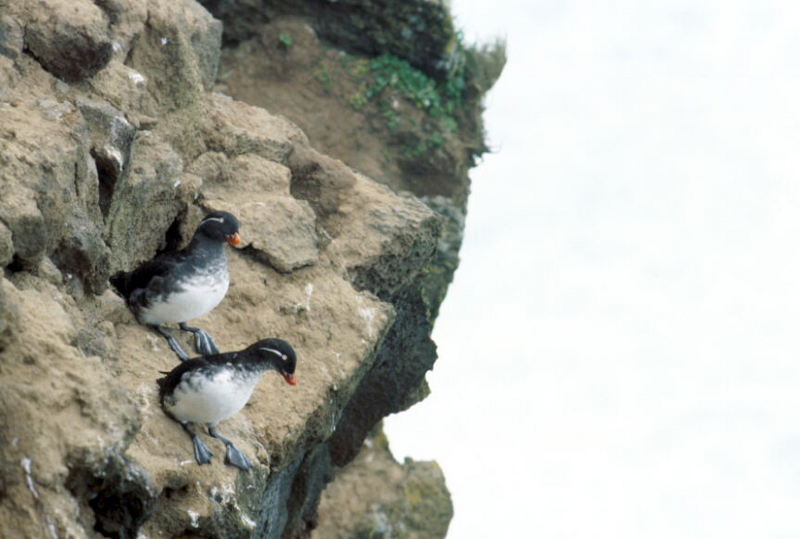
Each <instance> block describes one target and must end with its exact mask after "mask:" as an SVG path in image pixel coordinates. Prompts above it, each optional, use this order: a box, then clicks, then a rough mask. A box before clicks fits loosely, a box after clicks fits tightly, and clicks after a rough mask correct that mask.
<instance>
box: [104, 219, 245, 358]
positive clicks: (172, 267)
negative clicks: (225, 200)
mask: <svg viewBox="0 0 800 539" xmlns="http://www.w3.org/2000/svg"><path fill="white" fill-rule="evenodd" d="M225 241H227V242H228V243H230V244H231V245H234V246H236V245H239V244H240V243H241V242H242V239H241V237H240V236H239V220H238V219H236V217H234V216H233V215H231V214H230V213H228V212H224V211H215V212H213V213H210V214H208V215H207V216H206V217H205V218H204V219H203V220H202V221H200V224H199V225H198V226H197V230H196V231H195V233H194V236H193V237H192V241H191V242H190V243H189V245H188V246H187V247H186V248H185V249H183V250H181V251H173V252H167V253H163V254H161V255H159V256H157V257H156V258H154V259H153V260H151V261H149V262H145V263H144V264H142V265H141V266H139V267H138V268H136V269H135V270H133V271H130V272H124V271H121V272H119V273H117V274H116V275H114V276H113V277H111V284H112V285H114V288H116V289H117V291H118V292H119V293H120V295H122V297H124V298H125V300H126V301H127V303H128V307H129V308H130V309H131V311H132V312H133V314H134V315H135V316H136V319H137V320H138V321H139V322H140V323H141V324H145V325H148V326H152V327H153V328H154V329H155V330H156V331H158V332H159V333H160V334H161V335H163V336H164V337H166V339H167V341H168V342H169V345H170V347H172V349H173V350H174V351H175V353H176V354H178V357H180V358H181V359H182V360H186V359H189V356H188V355H187V354H186V352H184V351H183V349H182V348H181V346H180V344H178V341H176V340H175V338H174V337H173V336H172V335H170V334H169V332H167V330H165V329H164V328H163V327H161V324H174V323H179V324H180V328H181V329H182V330H184V331H190V332H192V333H194V336H195V347H196V348H197V351H198V352H200V353H201V354H204V355H206V354H218V353H219V349H218V348H217V343H216V342H214V339H213V338H212V337H211V335H209V334H208V333H207V332H205V331H203V330H202V329H200V328H197V327H194V326H188V325H186V322H187V321H188V320H191V319H193V318H198V317H200V316H203V315H204V314H206V313H208V312H209V311H211V310H212V309H213V308H214V307H216V306H217V305H218V304H219V302H220V301H222V298H224V297H225V293H226V292H227V291H228V285H229V283H230V281H229V277H228V257H227V256H226V255H225V246H224V244H223V242H225Z"/></svg>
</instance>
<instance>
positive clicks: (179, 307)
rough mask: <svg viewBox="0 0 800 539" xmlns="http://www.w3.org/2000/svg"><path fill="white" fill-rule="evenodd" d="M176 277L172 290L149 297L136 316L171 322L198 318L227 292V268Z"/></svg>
mask: <svg viewBox="0 0 800 539" xmlns="http://www.w3.org/2000/svg"><path fill="white" fill-rule="evenodd" d="M215 269H216V271H207V272H195V273H193V274H191V275H188V276H186V277H184V278H181V279H176V281H175V284H174V286H173V287H172V288H173V289H172V290H169V291H167V292H166V293H164V294H162V295H161V296H160V297H157V298H153V299H152V300H151V302H150V305H148V307H147V308H145V309H143V310H142V312H141V313H140V316H139V318H140V319H141V320H142V321H143V322H144V323H146V324H174V323H178V322H186V321H189V320H192V319H193V318H198V317H200V316H203V315H204V314H206V313H208V312H210V311H211V310H212V309H214V307H216V306H217V305H219V303H220V302H221V301H222V299H223V298H224V297H225V294H226V293H227V292H228V286H229V285H230V280H229V277H228V271H227V268H215Z"/></svg>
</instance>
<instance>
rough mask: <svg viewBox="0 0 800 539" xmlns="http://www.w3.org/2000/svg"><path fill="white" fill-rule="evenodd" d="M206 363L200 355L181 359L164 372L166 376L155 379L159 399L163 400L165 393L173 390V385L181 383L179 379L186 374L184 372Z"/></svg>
mask: <svg viewBox="0 0 800 539" xmlns="http://www.w3.org/2000/svg"><path fill="white" fill-rule="evenodd" d="M208 365H209V363H208V361H206V360H205V359H204V358H202V357H196V358H194V359H187V360H186V361H181V362H180V364H178V365H177V366H176V367H175V368H174V369H172V370H171V371H169V372H168V373H166V374H167V375H166V376H164V377H163V378H159V379H158V380H156V383H157V384H158V388H159V391H158V396H159V400H162V401H163V399H164V396H165V395H169V394H171V393H172V392H173V391H174V390H175V387H177V385H178V384H180V383H181V380H183V375H184V374H186V372H188V371H190V370H193V369H196V368H198V367H205V366H208Z"/></svg>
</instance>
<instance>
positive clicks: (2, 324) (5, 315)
mask: <svg viewBox="0 0 800 539" xmlns="http://www.w3.org/2000/svg"><path fill="white" fill-rule="evenodd" d="M13 286H14V285H13V284H11V283H10V282H9V281H8V280H7V279H5V278H3V277H0V352H1V351H3V350H4V349H5V348H6V347H7V346H8V344H9V343H10V342H11V341H12V339H13V338H14V333H16V332H17V330H18V327H19V308H18V307H17V305H16V304H14V302H13V301H10V300H9V299H8V298H7V297H6V296H7V294H6V292H5V289H6V287H13Z"/></svg>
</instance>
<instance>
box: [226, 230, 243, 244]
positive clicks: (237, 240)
mask: <svg viewBox="0 0 800 539" xmlns="http://www.w3.org/2000/svg"><path fill="white" fill-rule="evenodd" d="M225 239H227V240H228V243H230V244H231V245H233V246H234V247H238V246H239V244H241V243H242V237H241V236H240V235H239V233H238V232H234V233H233V234H231V235H230V236H227V237H226V238H225Z"/></svg>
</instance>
